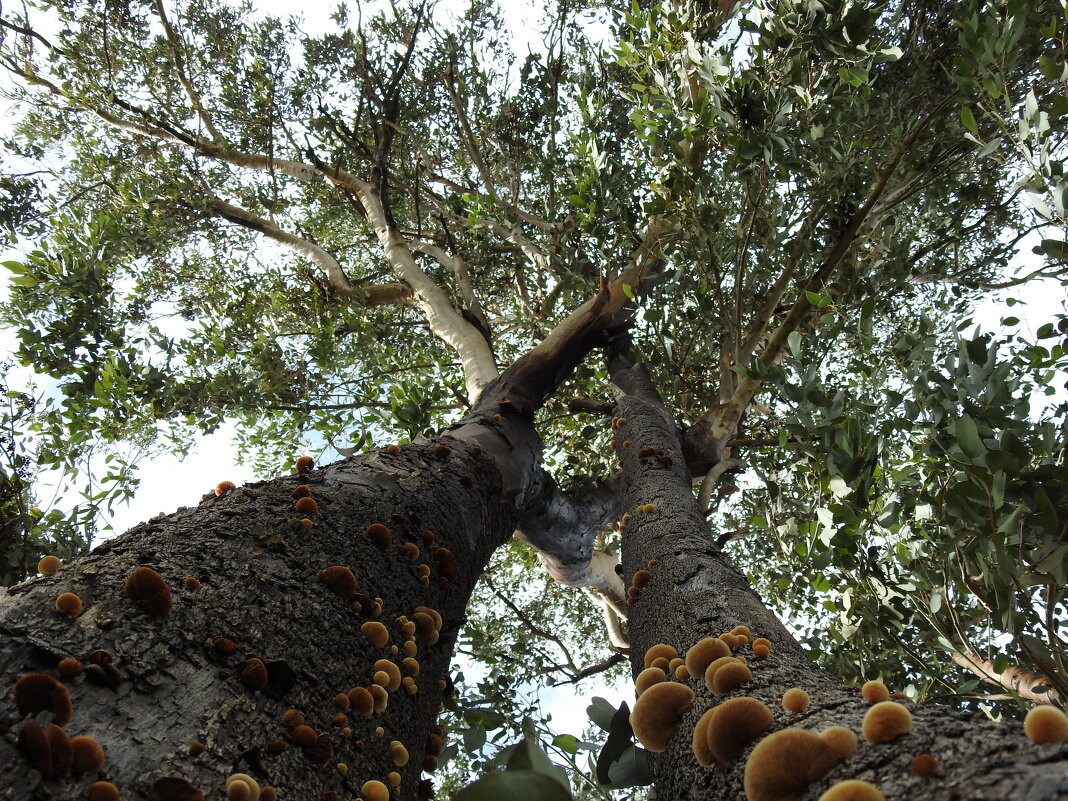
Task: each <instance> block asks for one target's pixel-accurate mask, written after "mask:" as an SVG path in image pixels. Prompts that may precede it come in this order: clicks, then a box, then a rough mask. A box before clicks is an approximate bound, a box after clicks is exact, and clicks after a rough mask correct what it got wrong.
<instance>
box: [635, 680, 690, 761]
mask: <svg viewBox="0 0 1068 801" xmlns="http://www.w3.org/2000/svg"><path fill="white" fill-rule="evenodd" d="M693 700H694V693H693V690H691V689H690V688H689V687H687V686H686V685H684V684H677V683H675V682H666V681H665V682H661V683H660V684H655V685H653V686H652V687H650V688H649V689H648V690H646V691H645V692H643V693H642V694H641V697H639V698H638V700H637V701H636V702H635V704H634V711H633V712H631V713H630V725H631V728H632V729H633V730H634V736H635V737H637V738H638V742H640V743H641V744H642V745H644V746H645V747H646V748H647V749H648V750H649V751H664V750H666V749H667V746H668V742H669V741H670V740H671V738H672V737H673V736H674V734H675V729H676V728H677V727H678V725H679V721H680V720H681V719H682V716H683V715H685V714H686V713H687V712H689V711H690V707H692V706H693Z"/></svg>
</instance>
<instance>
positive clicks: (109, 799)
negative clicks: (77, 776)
mask: <svg viewBox="0 0 1068 801" xmlns="http://www.w3.org/2000/svg"><path fill="white" fill-rule="evenodd" d="M119 797H120V796H119V788H118V787H116V786H115V785H114V784H112V783H111V782H93V783H92V784H90V785H89V801H119Z"/></svg>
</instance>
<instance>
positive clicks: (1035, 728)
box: [1024, 706, 1068, 743]
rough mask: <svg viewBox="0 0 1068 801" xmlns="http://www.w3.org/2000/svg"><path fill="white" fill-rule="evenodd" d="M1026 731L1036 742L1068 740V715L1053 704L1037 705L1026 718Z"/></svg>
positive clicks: (1032, 740)
mask: <svg viewBox="0 0 1068 801" xmlns="http://www.w3.org/2000/svg"><path fill="white" fill-rule="evenodd" d="M1024 733H1025V734H1026V735H1027V736H1028V738H1030V740H1031V742H1035V743H1059V742H1062V741H1064V740H1068V717H1065V715H1064V713H1063V712H1061V710H1059V709H1057V708H1056V707H1053V706H1036V707H1034V708H1032V709H1031V710H1030V711H1029V712H1028V713H1027V716H1026V717H1025V718H1024Z"/></svg>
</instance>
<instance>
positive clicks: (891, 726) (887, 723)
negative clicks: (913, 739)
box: [860, 701, 912, 743]
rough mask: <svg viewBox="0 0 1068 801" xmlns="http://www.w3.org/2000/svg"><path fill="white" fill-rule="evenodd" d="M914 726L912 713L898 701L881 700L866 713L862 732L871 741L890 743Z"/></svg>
mask: <svg viewBox="0 0 1068 801" xmlns="http://www.w3.org/2000/svg"><path fill="white" fill-rule="evenodd" d="M911 728H912V715H911V714H910V713H909V711H908V710H907V709H905V707H904V706H902V705H901V704H899V703H897V702H896V701H880V702H879V703H877V704H875V705H874V706H873V707H872V708H871V709H869V710H868V712H867V714H866V715H864V723H863V725H862V726H861V730H860V731H861V734H863V735H864V739H865V740H867V741H868V742H869V743H889V742H891V741H893V740H896V739H897V738H898V737H900V736H901V735H902V734H906V733H908V731H909V729H911Z"/></svg>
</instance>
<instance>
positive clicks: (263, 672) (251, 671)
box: [241, 656, 267, 690]
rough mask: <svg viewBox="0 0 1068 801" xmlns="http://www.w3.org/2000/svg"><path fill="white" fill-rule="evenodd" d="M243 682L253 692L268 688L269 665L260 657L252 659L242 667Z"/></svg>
mask: <svg viewBox="0 0 1068 801" xmlns="http://www.w3.org/2000/svg"><path fill="white" fill-rule="evenodd" d="M241 682H242V683H243V684H244V685H245V686H246V687H251V688H252V689H253V690H262V689H263V688H264V687H266V686H267V665H265V664H264V663H263V660H262V659H260V658H259V657H258V656H253V657H250V658H249V659H247V660H246V661H245V664H243V665H242V666H241Z"/></svg>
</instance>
